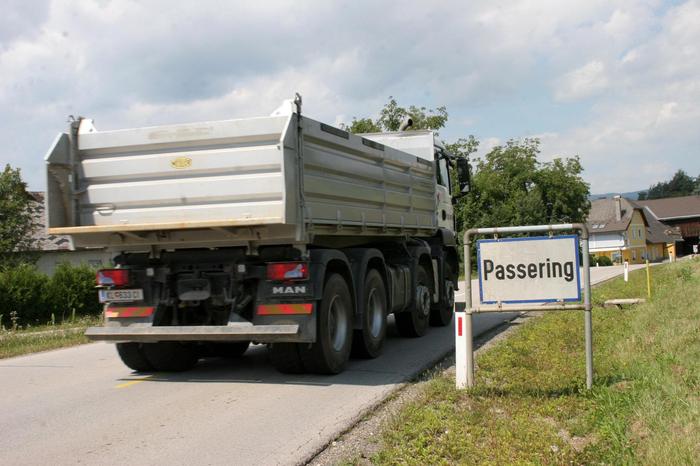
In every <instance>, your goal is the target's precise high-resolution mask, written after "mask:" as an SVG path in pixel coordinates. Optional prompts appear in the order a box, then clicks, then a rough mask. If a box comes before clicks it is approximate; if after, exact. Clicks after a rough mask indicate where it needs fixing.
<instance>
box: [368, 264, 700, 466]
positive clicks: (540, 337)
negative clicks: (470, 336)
mask: <svg viewBox="0 0 700 466" xmlns="http://www.w3.org/2000/svg"><path fill="white" fill-rule="evenodd" d="M652 274H653V277H652V280H653V295H652V299H651V300H649V301H648V302H647V303H646V304H643V305H639V306H637V307H634V308H629V309H624V310H617V309H604V308H601V307H596V308H595V309H594V311H593V330H594V334H593V336H594V368H595V384H594V388H593V390H590V391H587V390H585V359H584V354H583V347H584V342H583V316H582V313H580V312H570V313H548V314H546V315H544V316H543V317H541V318H538V319H532V320H531V321H529V322H527V323H526V324H524V325H523V327H522V328H521V329H520V330H519V331H518V332H516V333H514V334H513V335H511V337H510V338H508V339H506V340H504V341H502V342H501V343H500V344H497V345H496V346H494V347H493V348H491V349H490V350H489V351H487V352H485V353H483V354H481V355H480V356H479V357H478V358H477V372H476V381H477V387H475V388H473V389H471V390H465V391H458V390H456V389H455V388H454V378H453V375H451V374H443V375H441V376H438V377H437V378H435V379H434V380H432V381H431V382H430V383H429V384H428V385H427V387H426V389H425V391H424V392H423V393H422V394H421V396H419V397H418V398H417V399H416V400H415V401H413V402H411V403H409V404H408V405H407V406H405V407H404V408H403V409H402V410H401V411H400V413H399V414H398V415H397V416H395V417H394V418H393V419H392V420H391V421H389V423H388V424H387V425H386V426H385V427H384V433H383V443H384V446H383V448H382V450H381V451H380V452H379V453H377V454H376V455H375V456H374V457H373V458H372V462H373V463H376V464H564V463H566V464H591V463H598V464H601V463H602V464H697V458H700V395H699V394H700V262H699V261H693V262H689V261H685V262H681V263H675V264H668V265H662V266H658V267H654V268H653V269H652ZM628 297H629V298H632V297H646V276H645V273H644V271H643V270H641V271H635V272H632V273H631V274H630V281H629V282H628V283H624V281H622V279H616V280H612V281H610V282H607V283H605V284H603V285H601V286H600V287H597V288H596V289H595V290H594V297H593V300H594V303H596V304H597V305H601V304H602V302H603V301H604V300H606V299H610V298H628Z"/></svg>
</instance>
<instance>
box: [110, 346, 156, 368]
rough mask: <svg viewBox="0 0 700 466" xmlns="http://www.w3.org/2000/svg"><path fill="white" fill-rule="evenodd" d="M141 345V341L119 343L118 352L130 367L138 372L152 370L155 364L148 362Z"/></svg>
mask: <svg viewBox="0 0 700 466" xmlns="http://www.w3.org/2000/svg"><path fill="white" fill-rule="evenodd" d="M141 347H142V344H141V343H117V353H119V357H120V358H121V360H122V362H123V363H124V364H125V365H126V367H128V368H129V369H132V370H135V371H136V372H152V371H153V365H151V363H150V362H148V359H146V356H144V354H143V351H142V348H141Z"/></svg>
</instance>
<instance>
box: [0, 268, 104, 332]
mask: <svg viewBox="0 0 700 466" xmlns="http://www.w3.org/2000/svg"><path fill="white" fill-rule="evenodd" d="M100 311H101V305H100V303H99V302H98V300H97V291H96V290H95V270H94V269H93V268H91V267H89V266H87V265H80V266H74V265H70V264H68V263H62V264H59V266H58V267H57V268H56V271H55V272H54V275H53V276H51V277H49V276H48V275H46V274H44V273H42V272H40V271H39V270H37V269H36V267H35V266H34V265H29V264H20V265H18V266H16V267H8V268H4V269H0V316H2V318H1V320H0V326H4V327H5V328H10V327H13V326H15V325H17V326H27V325H41V324H46V323H49V322H51V321H52V316H53V319H55V321H56V322H62V321H64V320H68V319H70V318H72V317H73V316H74V315H75V316H83V315H98V314H99V313H100Z"/></svg>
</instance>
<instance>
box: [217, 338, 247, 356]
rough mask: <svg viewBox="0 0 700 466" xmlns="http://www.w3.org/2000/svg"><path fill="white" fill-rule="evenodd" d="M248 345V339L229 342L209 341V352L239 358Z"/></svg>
mask: <svg viewBox="0 0 700 466" xmlns="http://www.w3.org/2000/svg"><path fill="white" fill-rule="evenodd" d="M249 346H250V342H249V341H232V342H229V343H211V344H210V347H211V353H212V355H214V356H218V357H220V358H231V359H233V358H239V357H241V356H243V353H245V352H246V351H247V350H248V347H249Z"/></svg>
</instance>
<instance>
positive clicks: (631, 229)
mask: <svg viewBox="0 0 700 466" xmlns="http://www.w3.org/2000/svg"><path fill="white" fill-rule="evenodd" d="M627 244H628V245H629V247H630V248H646V245H647V229H646V225H645V224H644V217H642V214H641V212H639V211H638V210H636V209H635V211H634V212H633V213H632V220H631V221H630V224H629V226H628V227H627Z"/></svg>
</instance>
